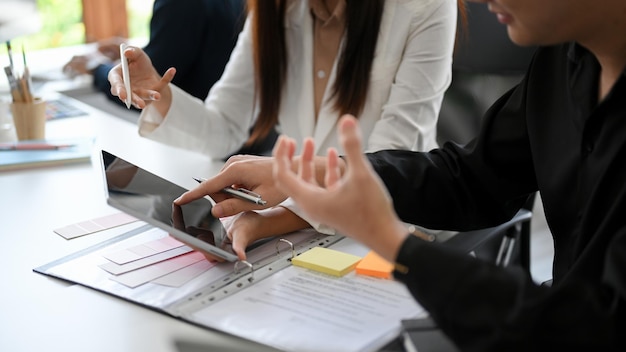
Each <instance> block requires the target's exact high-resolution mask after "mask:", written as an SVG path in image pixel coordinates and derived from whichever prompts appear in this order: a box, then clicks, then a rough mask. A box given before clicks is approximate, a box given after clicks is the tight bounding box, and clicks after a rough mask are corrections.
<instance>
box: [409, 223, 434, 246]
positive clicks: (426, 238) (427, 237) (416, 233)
mask: <svg viewBox="0 0 626 352" xmlns="http://www.w3.org/2000/svg"><path fill="white" fill-rule="evenodd" d="M409 233H410V234H411V235H413V236H416V237H417V238H419V239H421V240H424V241H426V242H435V239H436V238H435V235H432V234H426V233H423V232H422V231H420V230H418V229H417V228H416V227H415V226H413V225H410V226H409Z"/></svg>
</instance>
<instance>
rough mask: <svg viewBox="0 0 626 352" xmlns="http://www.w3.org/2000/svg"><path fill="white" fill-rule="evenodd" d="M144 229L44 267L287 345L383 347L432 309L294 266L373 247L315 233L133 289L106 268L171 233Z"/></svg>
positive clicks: (350, 277) (373, 283) (391, 286)
mask: <svg viewBox="0 0 626 352" xmlns="http://www.w3.org/2000/svg"><path fill="white" fill-rule="evenodd" d="M137 226H138V227H137V228H135V229H133V230H131V231H129V232H127V233H125V234H123V235H120V236H118V237H116V238H113V239H111V240H109V241H105V242H103V243H101V244H98V245H96V246H93V247H90V248H87V249H85V250H83V251H80V252H77V253H74V254H72V255H69V256H66V257H63V258H60V259H58V260H56V261H53V262H51V263H48V264H45V265H42V266H40V267H37V268H35V269H34V271H35V272H37V273H40V274H44V275H47V276H51V277H55V278H58V279H62V280H65V281H69V282H73V283H76V284H80V285H83V286H86V287H89V288H92V289H95V290H98V291H101V292H104V293H107V294H110V295H112V296H115V297H118V298H121V299H124V300H127V301H130V302H133V303H136V304H139V305H141V306H144V307H148V308H151V309H153V310H156V311H159V312H161V313H164V314H167V315H169V316H171V317H173V318H176V319H181V320H184V321H187V322H189V323H193V324H195V325H198V326H203V327H206V328H210V329H216V330H220V331H223V332H225V333H228V334H231V335H234V336H239V337H242V338H244V339H248V340H252V341H255V342H258V343H261V344H264V345H268V346H271V347H274V348H277V349H280V350H289V351H339V350H341V351H375V350H378V349H379V348H381V347H383V346H385V345H386V344H387V343H389V342H390V341H392V340H393V339H394V338H396V337H397V336H399V334H400V333H401V321H402V320H403V319H410V318H417V317H421V316H426V315H427V314H426V313H425V311H424V310H423V309H422V307H421V306H419V304H417V303H416V302H415V300H414V299H413V298H412V296H411V295H410V293H409V292H408V290H407V289H406V288H405V287H404V285H402V284H401V283H399V282H396V281H393V280H388V279H381V278H375V277H371V276H363V275H357V274H356V273H355V272H354V271H353V272H351V273H348V274H347V275H345V276H342V277H337V276H334V275H329V274H324V273H321V272H318V271H314V270H311V269H307V268H302V267H297V266H294V265H292V264H291V259H292V256H293V255H295V256H297V255H300V254H301V253H303V252H305V251H307V250H309V249H311V248H314V247H318V246H321V247H328V248H333V249H336V250H340V251H343V252H346V253H351V254H354V255H359V256H364V255H365V254H366V253H367V252H368V251H369V250H368V249H367V248H365V247H363V246H361V245H360V244H358V243H356V242H354V241H352V240H351V239H349V238H345V237H342V236H338V235H335V236H327V235H322V234H319V233H316V232H314V231H300V232H297V233H293V234H290V235H288V236H285V237H281V238H279V239H272V240H269V241H266V242H265V243H264V244H263V245H261V246H259V247H257V248H255V249H253V250H252V251H250V252H249V254H248V262H249V263H250V266H248V265H244V264H242V262H235V263H230V262H223V263H219V264H216V265H214V266H213V267H211V268H210V269H209V270H207V271H205V272H204V273H203V274H201V275H200V276H197V277H195V278H194V279H192V280H191V281H189V282H187V283H186V284H184V285H183V286H181V287H168V286H164V285H159V284H155V283H152V282H150V283H146V284H143V285H140V286H138V287H134V288H130V287H127V286H125V285H123V284H121V283H118V282H116V281H113V280H111V278H112V277H114V275H113V274H111V273H109V272H107V271H106V270H104V269H102V268H100V267H99V265H101V264H103V263H106V262H107V259H106V258H105V254H107V253H111V252H112V251H118V250H121V249H125V248H129V247H132V246H136V245H139V244H142V243H146V242H150V241H154V240H158V239H160V238H164V237H167V236H168V234H167V232H165V231H164V230H161V229H158V228H155V227H153V226H152V225H149V224H146V223H143V222H138V225H137ZM285 241H289V243H290V244H289V245H287V244H286V242H285ZM291 245H293V247H291Z"/></svg>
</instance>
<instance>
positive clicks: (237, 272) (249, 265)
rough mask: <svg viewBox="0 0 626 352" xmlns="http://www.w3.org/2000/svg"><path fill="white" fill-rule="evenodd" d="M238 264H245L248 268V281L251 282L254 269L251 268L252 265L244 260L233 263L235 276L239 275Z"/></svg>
mask: <svg viewBox="0 0 626 352" xmlns="http://www.w3.org/2000/svg"><path fill="white" fill-rule="evenodd" d="M239 263H243V264H245V265H246V266H247V267H248V268H250V281H252V280H253V279H254V277H253V276H252V275H253V274H254V268H253V267H252V264H250V263H249V262H248V261H246V260H238V261H236V262H235V274H239V272H240V269H239Z"/></svg>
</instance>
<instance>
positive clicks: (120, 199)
mask: <svg viewBox="0 0 626 352" xmlns="http://www.w3.org/2000/svg"><path fill="white" fill-rule="evenodd" d="M101 161H102V171H103V173H104V184H105V189H106V200H107V204H109V205H111V206H112V207H114V208H117V209H119V210H121V211H123V212H125V213H127V214H129V215H132V216H134V217H135V218H137V219H139V220H143V221H145V222H147V223H149V224H151V225H154V226H156V227H159V228H161V229H163V230H165V231H167V232H168V233H169V234H170V235H171V236H172V237H174V238H176V239H178V240H179V241H181V242H184V243H186V244H188V245H189V246H191V247H194V248H197V249H200V250H202V251H205V252H207V253H210V254H211V255H213V256H216V257H219V258H222V259H224V260H226V261H229V262H234V261H237V260H238V258H237V256H236V255H235V254H234V253H233V252H232V250H231V247H230V241H229V240H228V237H227V235H226V229H225V228H224V226H223V224H222V222H221V221H220V220H219V219H217V218H215V217H213V216H212V215H211V208H212V207H213V204H215V201H213V200H212V199H211V198H209V197H208V196H207V197H205V198H200V199H197V200H195V201H193V202H191V203H189V204H185V205H183V206H178V205H175V204H174V203H173V201H174V200H175V199H176V198H178V197H179V196H180V195H181V194H183V193H184V192H186V191H187V190H186V189H184V188H182V187H180V186H178V185H176V184H174V183H172V182H170V181H167V180H165V179H163V178H161V177H159V176H157V175H155V174H153V173H151V172H148V171H146V170H144V169H142V168H140V167H139V166H137V165H134V164H132V163H130V162H128V161H126V160H124V159H122V158H120V157H118V156H115V155H113V154H111V153H109V152H107V151H104V150H103V151H102V158H101Z"/></svg>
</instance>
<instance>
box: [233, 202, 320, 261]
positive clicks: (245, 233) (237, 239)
mask: <svg viewBox="0 0 626 352" xmlns="http://www.w3.org/2000/svg"><path fill="white" fill-rule="evenodd" d="M308 227H310V225H309V224H308V223H307V222H306V221H304V220H303V219H302V218H300V217H299V216H297V215H296V214H294V213H292V212H291V211H290V210H288V209H285V208H283V207H276V208H272V209H268V210H266V211H261V212H256V211H246V212H243V213H239V214H238V215H236V216H235V217H233V219H232V222H231V223H230V226H228V238H230V240H231V242H232V248H233V252H235V254H236V255H237V257H239V259H241V260H245V259H246V248H247V247H248V246H249V245H251V244H252V243H254V242H255V241H257V240H260V239H262V238H267V237H273V236H279V235H285V234H288V233H290V232H294V231H297V230H302V229H305V228H308Z"/></svg>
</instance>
